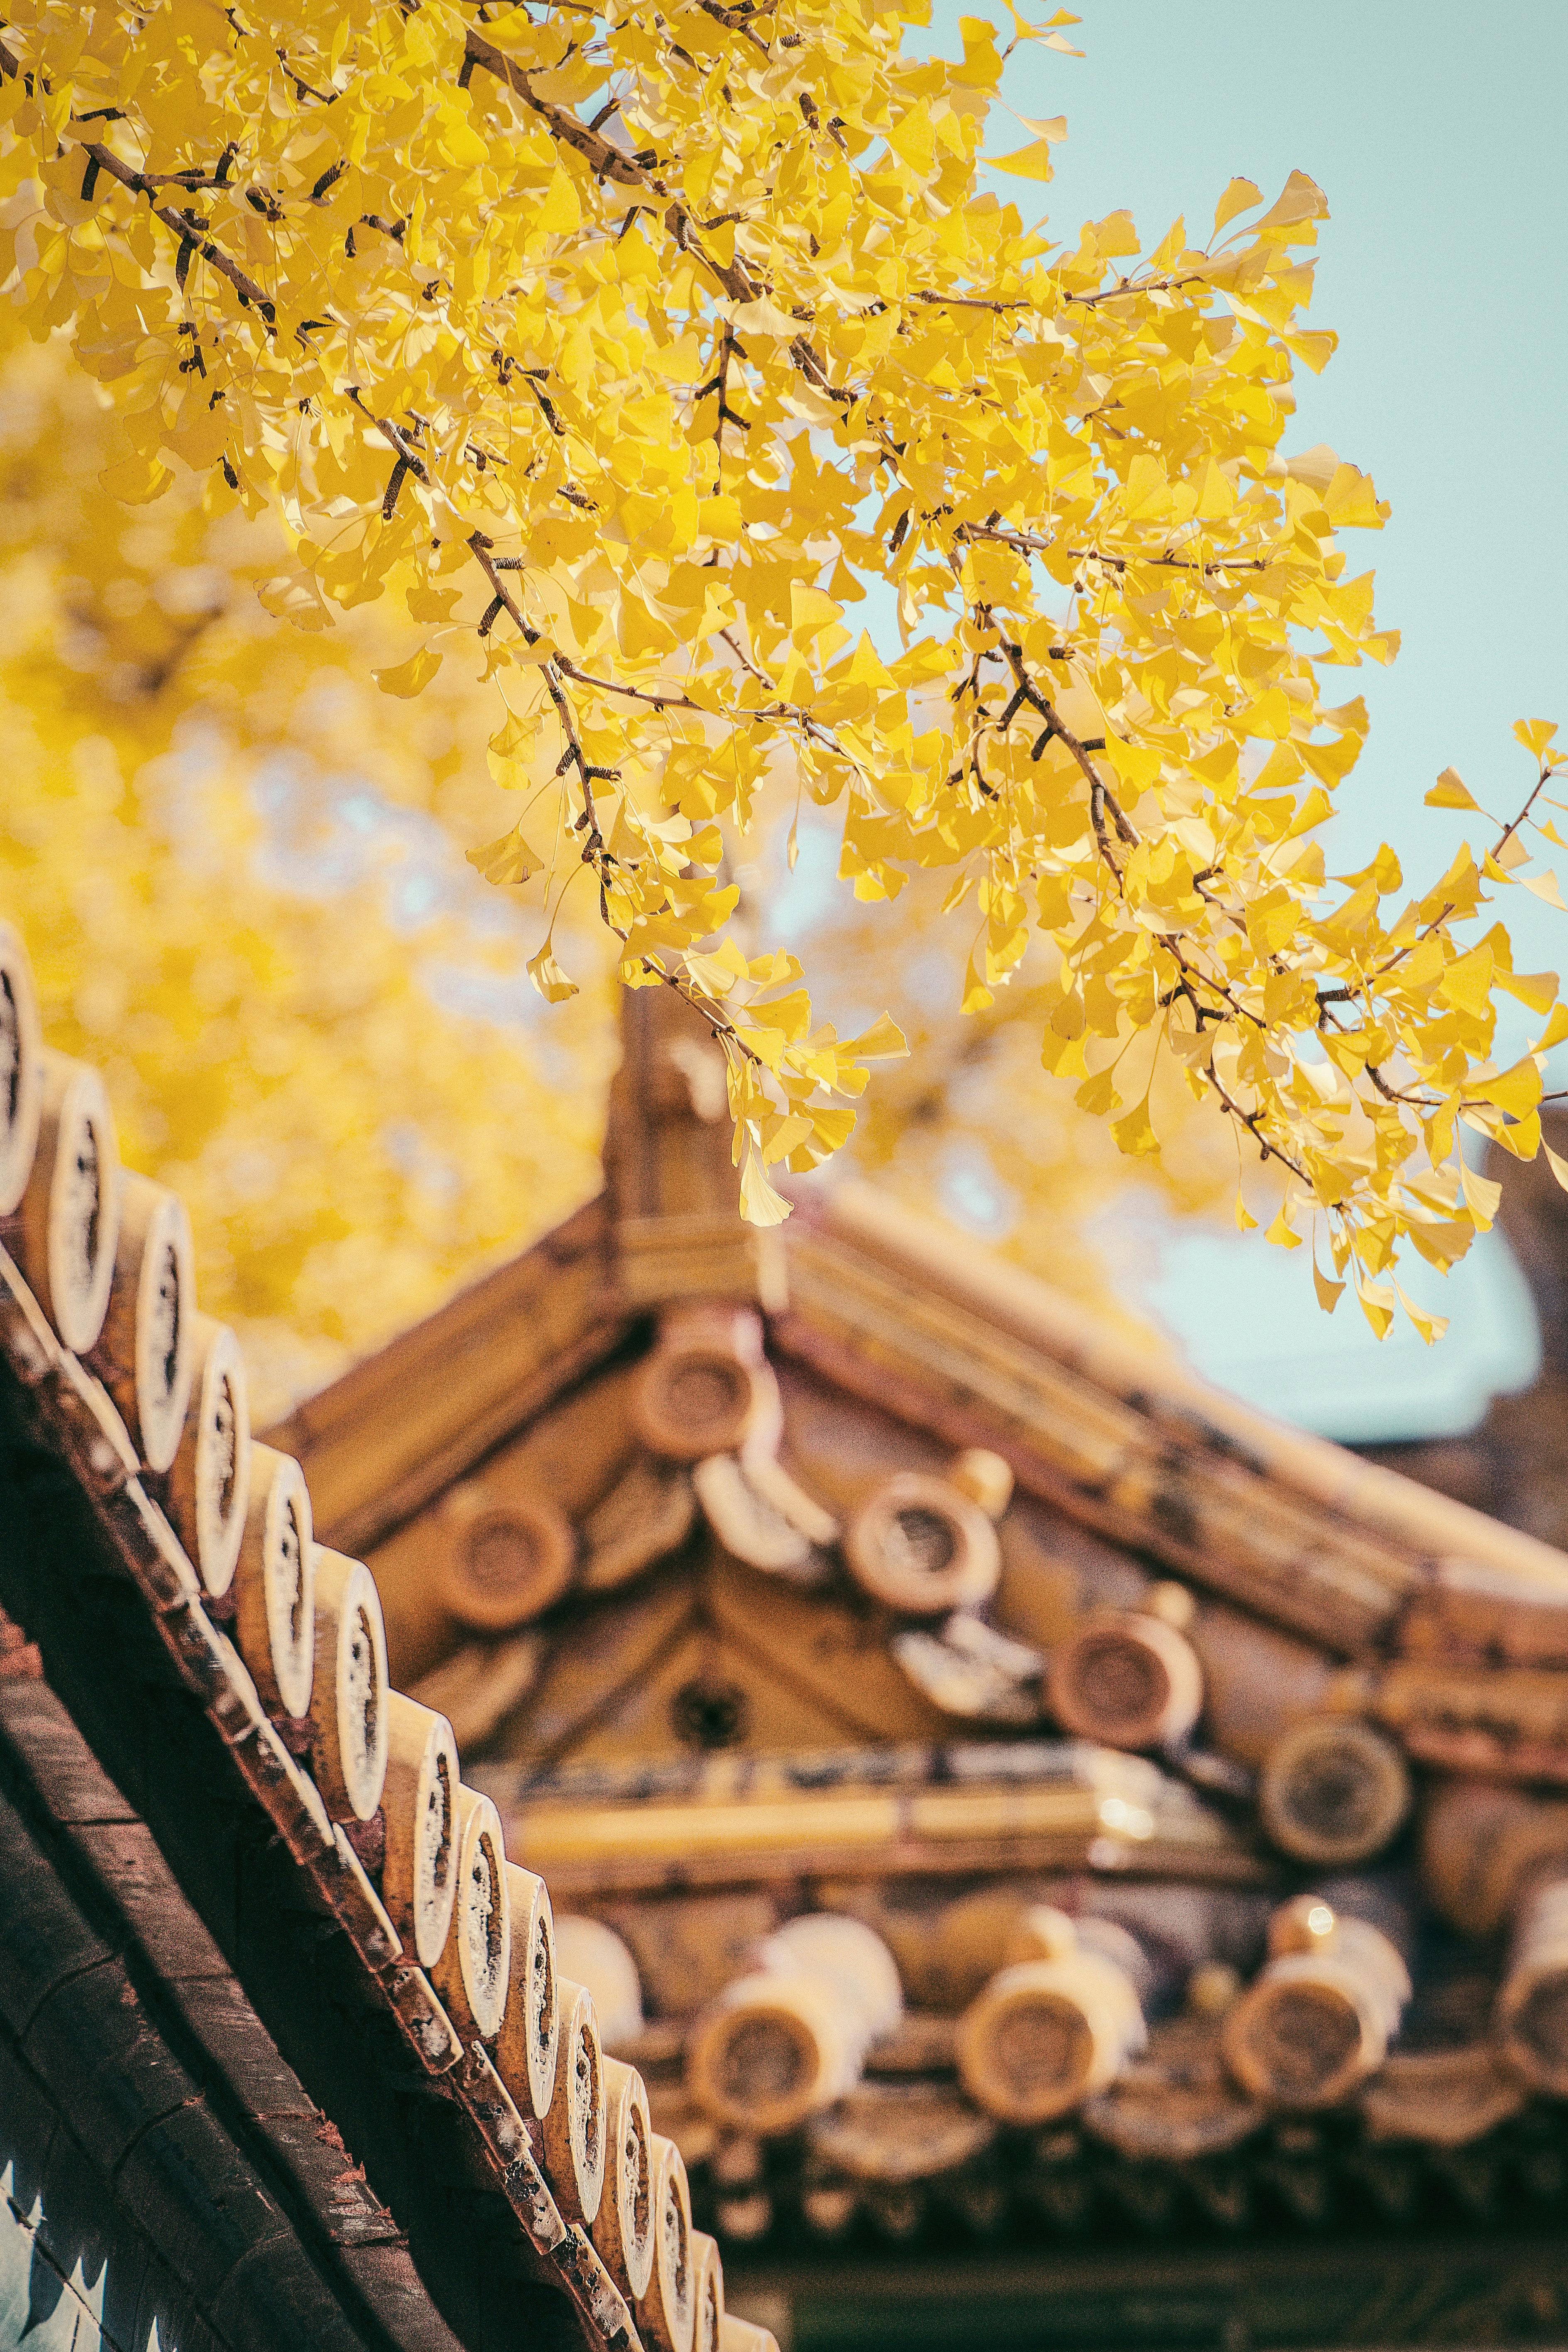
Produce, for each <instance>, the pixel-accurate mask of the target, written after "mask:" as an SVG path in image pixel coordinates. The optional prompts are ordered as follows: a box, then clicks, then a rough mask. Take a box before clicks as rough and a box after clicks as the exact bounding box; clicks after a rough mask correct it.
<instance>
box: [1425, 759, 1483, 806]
mask: <svg viewBox="0 0 1568 2352" xmlns="http://www.w3.org/2000/svg"><path fill="white" fill-rule="evenodd" d="M1426 806H1427V807H1428V808H1458V809H1473V808H1479V806H1480V803H1479V801H1478V800H1477V799H1476V797H1475V795H1474V793H1472V792H1471V791H1470V788H1469V786H1468V784H1467V783H1466V782H1465V781H1464V779H1463V777H1462V776H1461V775H1460V774H1459V772H1458V769H1457V768H1445V769H1444V771H1443V772H1442V774H1441V775H1440V776H1439V777H1438V779H1437V781H1436V783H1435V784H1434V785H1433V787H1432V789H1431V791H1430V792H1429V793H1427V794H1426Z"/></svg>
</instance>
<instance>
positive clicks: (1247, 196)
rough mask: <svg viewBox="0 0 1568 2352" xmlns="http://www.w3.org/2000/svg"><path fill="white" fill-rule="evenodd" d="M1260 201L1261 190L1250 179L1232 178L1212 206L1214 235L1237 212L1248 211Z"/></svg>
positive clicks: (1234, 216) (1216, 234) (1261, 198)
mask: <svg viewBox="0 0 1568 2352" xmlns="http://www.w3.org/2000/svg"><path fill="white" fill-rule="evenodd" d="M1262 202H1263V191H1262V189H1261V188H1259V187H1257V186H1255V185H1254V184H1253V182H1252V181H1250V180H1242V179H1236V180H1232V182H1231V184H1230V185H1229V186H1228V187H1227V188H1226V192H1225V194H1224V195H1223V196H1221V198H1220V200H1219V202H1218V204H1217V205H1215V208H1214V226H1215V236H1218V235H1219V232H1220V230H1221V229H1222V228H1224V227H1225V226H1226V224H1227V223H1228V222H1230V221H1233V220H1234V219H1235V218H1236V216H1237V213H1245V212H1249V211H1250V210H1251V208H1252V206H1253V205H1260V204H1261V203H1262Z"/></svg>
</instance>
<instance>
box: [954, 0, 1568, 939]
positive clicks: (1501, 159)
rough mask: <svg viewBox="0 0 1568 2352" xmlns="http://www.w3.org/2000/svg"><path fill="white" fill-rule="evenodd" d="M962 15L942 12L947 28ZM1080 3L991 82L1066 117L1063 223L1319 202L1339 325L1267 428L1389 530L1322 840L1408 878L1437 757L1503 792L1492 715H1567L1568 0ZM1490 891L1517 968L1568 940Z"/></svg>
mask: <svg viewBox="0 0 1568 2352" xmlns="http://www.w3.org/2000/svg"><path fill="white" fill-rule="evenodd" d="M959 13H960V11H959V9H958V7H956V6H954V5H951V0H942V5H939V7H938V11H937V15H936V17H935V20H934V22H933V26H932V37H934V38H935V39H936V40H938V41H939V42H940V44H941V46H942V47H944V48H948V47H952V43H953V41H954V39H955V29H954V28H955V26H956V20H957V17H958V15H959ZM986 13H993V12H991V11H989V10H988V11H987V12H986ZM995 13H998V14H999V13H1000V11H997V12H995ZM1028 13H1031V14H1037V15H1038V16H1045V15H1046V14H1047V13H1048V12H1047V9H1046V8H1045V7H1043V6H1042V7H1040V8H1039V9H1038V10H1030V11H1029V12H1028ZM1081 15H1082V19H1083V21H1082V24H1081V26H1079V28H1078V30H1077V31H1076V32H1074V33H1073V34H1072V35H1071V36H1070V37H1071V38H1072V39H1073V40H1074V41H1076V42H1077V43H1078V44H1079V47H1082V48H1083V49H1084V50H1085V52H1086V54H1085V56H1084V57H1083V58H1063V57H1060V56H1058V55H1057V54H1055V53H1054V52H1052V51H1050V50H1048V49H1046V48H1045V47H1042V46H1039V45H1035V46H1033V47H1029V48H1027V49H1026V50H1022V51H1020V52H1019V53H1018V54H1017V55H1016V58H1015V59H1014V61H1013V64H1012V66H1011V68H1010V69H1009V70H1010V79H1009V82H1008V85H1007V88H1008V94H1009V96H1010V97H1011V98H1012V100H1013V102H1014V104H1015V105H1016V106H1017V107H1018V108H1019V110H1020V111H1022V112H1024V113H1026V114H1058V113H1065V114H1066V116H1067V118H1068V139H1067V142H1066V144H1065V145H1063V146H1061V147H1059V148H1058V149H1057V151H1056V154H1057V177H1056V179H1055V181H1054V182H1053V183H1052V184H1051V185H1050V186H1049V187H1047V188H1046V189H1044V190H1043V191H1041V192H1040V193H1041V196H1042V198H1043V201H1044V205H1045V208H1046V209H1047V212H1048V215H1049V217H1050V221H1051V225H1052V226H1053V229H1055V230H1056V231H1057V232H1058V233H1059V234H1061V235H1063V236H1076V234H1077V230H1078V227H1079V224H1080V223H1081V222H1082V221H1083V220H1085V219H1089V218H1093V217H1098V216H1099V215H1101V214H1103V213H1106V212H1110V211H1111V210H1113V209H1115V207H1116V206H1118V205H1127V206H1128V207H1129V208H1130V209H1131V213H1132V215H1133V217H1134V219H1135V220H1136V222H1137V224H1138V226H1139V228H1140V230H1141V231H1142V234H1143V237H1144V241H1145V244H1146V246H1147V245H1152V244H1153V243H1154V242H1155V241H1156V240H1157V239H1158V238H1159V237H1160V236H1162V235H1163V232H1164V230H1165V229H1166V228H1167V227H1168V226H1169V225H1170V223H1171V221H1172V220H1173V218H1174V217H1175V215H1177V214H1178V213H1184V215H1185V216H1186V219H1187V223H1188V226H1189V229H1194V230H1195V231H1196V233H1197V239H1198V241H1199V242H1202V241H1203V240H1204V239H1205V238H1206V236H1207V235H1208V230H1209V225H1210V222H1211V221H1212V219H1213V207H1214V203H1215V198H1216V196H1217V195H1218V194H1219V193H1220V191H1221V190H1222V189H1223V188H1224V186H1225V185H1226V182H1227V181H1228V180H1229V179H1230V178H1231V177H1232V176H1233V175H1234V174H1236V173H1245V174H1246V175H1247V177H1248V178H1249V179H1252V180H1255V181H1256V182H1257V183H1258V186H1259V187H1260V188H1261V189H1262V190H1263V191H1264V194H1265V196H1266V197H1267V198H1271V197H1272V196H1273V195H1274V194H1276V193H1277V191H1278V190H1279V186H1280V185H1281V184H1283V182H1284V181H1285V179H1286V178H1287V176H1288V175H1289V173H1290V172H1291V171H1292V170H1301V171H1306V172H1309V173H1311V175H1312V177H1313V178H1314V179H1315V180H1316V181H1317V182H1318V184H1319V185H1320V186H1321V188H1322V189H1323V190H1324V192H1325V194H1327V196H1328V199H1329V203H1330V206H1331V214H1332V217H1331V220H1330V221H1329V222H1328V224H1327V225H1326V226H1324V228H1323V229H1322V231H1321V261H1320V264H1319V268H1318V292H1317V295H1316V298H1315V300H1314V303H1313V308H1312V323H1313V324H1314V325H1318V326H1327V327H1331V328H1333V329H1334V330H1335V331H1337V332H1338V334H1339V336H1340V339H1341V340H1340V348H1339V351H1338V352H1337V353H1336V354H1335V356H1334V358H1333V359H1332V361H1331V362H1330V364H1329V367H1328V369H1327V371H1326V372H1325V373H1324V374H1323V375H1322V376H1321V377H1317V378H1314V377H1312V376H1310V375H1306V374H1304V375H1303V377H1302V379H1301V383H1300V412H1299V415H1298V419H1297V429H1296V431H1295V432H1294V433H1293V434H1292V435H1291V436H1290V442H1289V446H1293V447H1295V446H1300V447H1307V446H1310V445H1311V444H1312V443H1314V442H1317V441H1328V442H1330V443H1331V445H1332V446H1334V447H1335V448H1336V449H1338V450H1339V451H1340V452H1341V453H1342V455H1343V456H1345V457H1352V458H1353V459H1354V460H1355V461H1356V463H1357V464H1359V465H1361V466H1363V467H1366V468H1367V469H1368V470H1369V471H1370V472H1371V473H1372V474H1373V477H1374V478H1375V479H1376V482H1377V485H1378V488H1379V490H1380V491H1381V492H1382V494H1383V496H1384V498H1387V499H1391V500H1392V502H1393V508H1394V514H1393V520H1392V521H1391V522H1390V524H1389V526H1388V527H1387V529H1386V530H1384V531H1382V532H1380V533H1356V534H1354V535H1353V536H1352V540H1351V542H1350V543H1351V546H1352V562H1353V563H1354V564H1355V565H1356V567H1357V568H1361V567H1362V565H1363V562H1373V564H1374V565H1375V568H1376V570H1377V573H1378V580H1379V597H1378V610H1379V614H1380V616H1381V618H1382V619H1383V621H1384V624H1385V625H1393V626H1394V627H1396V628H1398V629H1400V630H1401V631H1402V632H1403V633H1404V648H1403V651H1402V652H1401V655H1400V657H1399V659H1398V660H1397V662H1395V663H1394V666H1393V667H1392V669H1390V670H1387V671H1380V670H1376V669H1373V668H1368V669H1367V670H1365V671H1363V673H1362V674H1361V678H1360V680H1359V681H1358V683H1359V684H1360V685H1361V686H1362V688H1363V691H1364V692H1365V694H1366V698H1367V703H1368V707H1369V709H1371V711H1372V714H1373V731H1372V740H1371V743H1370V745H1369V748H1368V751H1367V753H1366V755H1365V758H1364V760H1363V763H1362V766H1361V768H1360V770H1359V771H1358V772H1357V773H1356V775H1355V776H1354V777H1353V778H1352V782H1351V783H1350V784H1349V786H1348V787H1347V788H1346V791H1345V793H1344V795H1343V805H1344V816H1343V820H1342V832H1343V855H1344V857H1345V861H1346V863H1347V864H1349V863H1351V862H1352V859H1356V858H1360V857H1363V856H1365V855H1366V853H1367V850H1368V848H1369V847H1372V846H1375V843H1376V840H1377V839H1378V838H1379V837H1382V836H1384V835H1391V836H1392V837H1393V838H1394V841H1395V845H1396V846H1397V847H1398V848H1399V849H1400V851H1401V854H1402V856H1404V857H1405V865H1406V870H1407V872H1409V873H1410V874H1411V875H1412V876H1413V877H1414V874H1415V870H1416V864H1417V859H1418V858H1421V859H1422V861H1423V864H1424V865H1425V863H1427V862H1429V863H1430V864H1431V865H1432V866H1434V868H1435V869H1436V870H1438V871H1440V870H1441V866H1439V865H1438V861H1439V860H1440V861H1442V863H1444V864H1446V863H1447V858H1448V857H1449V856H1451V855H1452V852H1453V849H1454V848H1455V847H1456V846H1457V845H1458V838H1459V835H1460V832H1461V831H1462V827H1463V821H1462V820H1461V819H1459V818H1458V817H1457V816H1455V815H1452V814H1441V813H1438V812H1436V811H1428V810H1426V809H1423V807H1422V806H1421V800H1422V795H1423V793H1425V792H1426V789H1427V787H1428V785H1429V784H1430V783H1431V782H1432V780H1433V779H1434V777H1435V776H1436V774H1437V772H1438V771H1439V770H1440V769H1441V768H1444V767H1446V766H1447V765H1448V764H1449V763H1450V762H1452V763H1453V764H1454V765H1455V766H1456V767H1458V770H1459V771H1460V772H1461V774H1462V775H1464V776H1465V778H1466V779H1467V781H1468V782H1469V783H1470V784H1471V787H1472V789H1473V790H1474V791H1475V793H1476V795H1477V797H1478V799H1480V800H1483V801H1485V802H1486V803H1488V805H1489V806H1497V805H1499V804H1500V803H1501V802H1503V801H1505V800H1507V801H1509V802H1510V806H1511V804H1512V803H1513V802H1514V801H1515V800H1517V798H1519V797H1521V796H1522V788H1527V777H1528V770H1529V761H1528V759H1527V756H1526V755H1525V754H1524V753H1523V752H1521V751H1519V750H1518V749H1517V747H1515V746H1514V745H1513V744H1512V743H1511V741H1510V736H1509V729H1510V726H1511V724H1512V722H1513V720H1514V719H1518V718H1521V717H1535V716H1542V717H1547V718H1552V719H1555V718H1558V717H1561V718H1562V719H1563V721H1564V724H1565V726H1568V658H1565V656H1568V561H1565V554H1564V551H1565V548H1568V399H1565V397H1564V379H1565V377H1568V173H1564V172H1563V163H1562V156H1563V108H1564V103H1565V100H1568V5H1563V0H1494V5H1492V6H1491V7H1490V8H1489V9H1487V10H1484V11H1483V10H1477V9H1474V8H1461V7H1459V6H1458V5H1454V0H1354V5H1352V0H1320V5H1316V6H1314V7H1312V8H1310V9H1305V8H1301V7H1300V6H1298V5H1290V6H1284V5H1276V0H1249V5H1240V0H1169V5H1156V0H1083V5H1082V8H1081ZM1002 120H1003V121H1005V118H1002ZM990 143H991V144H992V146H993V147H994V149H995V150H997V151H998V152H1005V137H1004V136H1003V135H1001V134H1000V133H999V134H998V135H995V136H994V137H993V140H992V142H990ZM996 184H997V185H998V187H999V188H1001V187H1005V189H1006V190H1007V192H1008V193H1009V194H1012V195H1014V196H1015V197H1016V196H1019V195H1022V197H1023V198H1024V200H1025V204H1026V205H1027V204H1028V202H1029V200H1030V199H1031V198H1032V197H1033V196H1034V194H1035V191H1034V190H1033V188H1032V187H1030V185H1029V184H1027V183H1026V182H1023V181H1018V180H1008V181H1002V180H998V182H997V183H996ZM1363 550H1364V551H1365V554H1364V558H1363V554H1362V551H1363ZM1564 863H1565V866H1568V860H1565V861H1564ZM1560 878H1561V880H1562V881H1563V890H1564V896H1565V897H1568V871H1565V872H1564V873H1563V876H1562V877H1560ZM1508 912H1509V915H1510V920H1516V921H1517V922H1518V923H1519V924H1520V925H1521V928H1522V927H1523V926H1525V925H1526V924H1528V925H1529V926H1530V927H1531V942H1532V945H1533V947H1534V949H1535V960H1536V961H1540V962H1543V963H1545V964H1548V965H1551V966H1561V965H1563V962H1564V961H1565V960H1568V922H1565V921H1564V919H1563V918H1562V917H1561V916H1554V915H1553V914H1552V912H1551V911H1550V910H1549V909H1547V908H1543V907H1541V906H1540V904H1539V902H1532V901H1531V900H1530V899H1528V898H1524V897H1523V895H1522V894H1520V893H1515V894H1513V895H1512V898H1511V900H1510V908H1509V910H1508Z"/></svg>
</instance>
